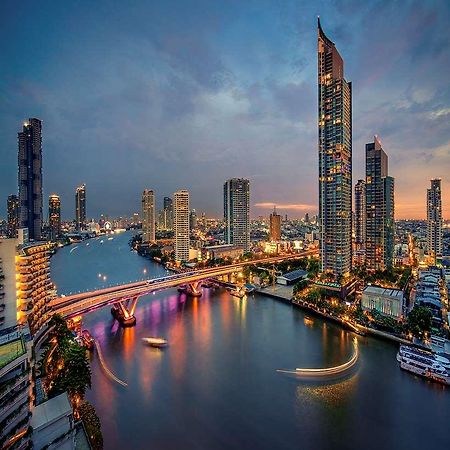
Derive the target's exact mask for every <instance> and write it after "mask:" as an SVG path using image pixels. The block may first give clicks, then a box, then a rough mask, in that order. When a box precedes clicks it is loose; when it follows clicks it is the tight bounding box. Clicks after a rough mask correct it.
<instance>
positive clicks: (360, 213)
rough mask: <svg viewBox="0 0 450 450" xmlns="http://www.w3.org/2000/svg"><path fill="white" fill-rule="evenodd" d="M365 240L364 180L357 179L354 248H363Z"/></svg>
mask: <svg viewBox="0 0 450 450" xmlns="http://www.w3.org/2000/svg"><path fill="white" fill-rule="evenodd" d="M365 241H366V182H365V181H364V180H358V182H357V183H356V185H355V244H356V249H357V250H361V249H362V248H364V243H365Z"/></svg>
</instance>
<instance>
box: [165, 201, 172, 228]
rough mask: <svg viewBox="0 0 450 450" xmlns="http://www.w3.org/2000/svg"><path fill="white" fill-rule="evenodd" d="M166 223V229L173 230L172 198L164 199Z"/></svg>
mask: <svg viewBox="0 0 450 450" xmlns="http://www.w3.org/2000/svg"><path fill="white" fill-rule="evenodd" d="M163 211H164V222H165V229H166V230H172V229H173V201H172V199H171V198H170V197H164V210H163Z"/></svg>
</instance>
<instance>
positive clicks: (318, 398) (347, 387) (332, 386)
mask: <svg viewBox="0 0 450 450" xmlns="http://www.w3.org/2000/svg"><path fill="white" fill-rule="evenodd" d="M357 384H358V373H357V372H356V371H354V372H353V373H352V374H351V375H349V376H347V377H345V378H344V379H341V380H327V381H323V382H320V383H317V382H315V383H312V382H311V383H308V382H303V383H301V384H299V385H298V386H297V388H296V392H295V395H296V400H297V403H298V407H299V408H300V407H301V408H307V407H308V404H312V403H320V404H321V405H324V406H326V407H330V408H338V407H339V406H340V405H341V404H342V403H344V402H347V401H348V399H349V397H350V396H351V395H352V393H353V392H354V390H355V388H356V386H357Z"/></svg>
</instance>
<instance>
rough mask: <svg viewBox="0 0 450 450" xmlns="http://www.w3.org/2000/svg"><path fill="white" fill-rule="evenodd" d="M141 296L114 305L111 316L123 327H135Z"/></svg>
mask: <svg viewBox="0 0 450 450" xmlns="http://www.w3.org/2000/svg"><path fill="white" fill-rule="evenodd" d="M138 298H139V296H135V297H133V298H129V299H126V300H121V301H119V302H117V303H116V304H114V305H113V307H112V308H111V314H112V315H113V317H114V318H115V319H116V320H117V321H118V322H119V324H120V325H121V326H123V327H133V326H134V325H136V317H135V315H134V312H135V310H136V305H137V301H138Z"/></svg>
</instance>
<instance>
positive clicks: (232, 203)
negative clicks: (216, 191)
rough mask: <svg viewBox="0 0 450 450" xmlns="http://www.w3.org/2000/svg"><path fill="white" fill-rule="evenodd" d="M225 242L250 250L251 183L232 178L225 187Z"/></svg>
mask: <svg viewBox="0 0 450 450" xmlns="http://www.w3.org/2000/svg"><path fill="white" fill-rule="evenodd" d="M223 205H224V208H223V209H224V218H225V242H226V243H227V244H234V245H239V246H241V247H243V248H244V251H245V252H248V251H249V250H250V182H249V180H246V179H244V178H232V179H230V180H227V181H226V182H225V184H224V186H223Z"/></svg>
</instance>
